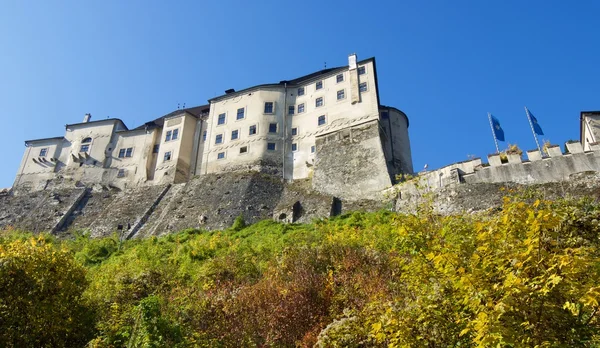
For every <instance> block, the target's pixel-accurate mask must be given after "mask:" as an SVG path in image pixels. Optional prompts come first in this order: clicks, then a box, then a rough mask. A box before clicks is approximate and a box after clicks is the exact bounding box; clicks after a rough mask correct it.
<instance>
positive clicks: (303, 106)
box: [298, 103, 306, 115]
mask: <svg viewBox="0 0 600 348" xmlns="http://www.w3.org/2000/svg"><path fill="white" fill-rule="evenodd" d="M300 107H302V111H300ZM304 112H306V105H304V103H302V104H298V115H300V114H303V113H304Z"/></svg>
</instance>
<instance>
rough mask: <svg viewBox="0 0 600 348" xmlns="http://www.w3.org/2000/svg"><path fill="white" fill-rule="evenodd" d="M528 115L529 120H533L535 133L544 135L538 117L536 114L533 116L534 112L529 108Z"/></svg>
mask: <svg viewBox="0 0 600 348" xmlns="http://www.w3.org/2000/svg"><path fill="white" fill-rule="evenodd" d="M527 115H528V116H529V120H530V121H531V125H532V126H533V131H534V132H535V134H537V135H544V131H543V130H542V127H540V124H539V123H538V121H537V118H535V116H533V114H532V113H531V111H529V109H527Z"/></svg>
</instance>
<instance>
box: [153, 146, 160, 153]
mask: <svg viewBox="0 0 600 348" xmlns="http://www.w3.org/2000/svg"><path fill="white" fill-rule="evenodd" d="M159 151H160V144H154V146H153V147H152V153H158V152H159Z"/></svg>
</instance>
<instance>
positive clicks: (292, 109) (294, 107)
mask: <svg viewBox="0 0 600 348" xmlns="http://www.w3.org/2000/svg"><path fill="white" fill-rule="evenodd" d="M290 111H291V112H290ZM295 114H296V105H288V115H289V116H294V115H295Z"/></svg>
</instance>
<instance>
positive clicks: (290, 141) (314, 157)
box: [13, 54, 413, 197]
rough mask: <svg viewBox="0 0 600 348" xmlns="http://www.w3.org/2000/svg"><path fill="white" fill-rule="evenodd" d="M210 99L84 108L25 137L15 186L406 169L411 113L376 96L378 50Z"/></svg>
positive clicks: (336, 189) (329, 182)
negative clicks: (155, 114) (147, 111)
mask: <svg viewBox="0 0 600 348" xmlns="http://www.w3.org/2000/svg"><path fill="white" fill-rule="evenodd" d="M208 102H209V104H208V105H203V106H197V107H192V108H184V109H179V110H176V111H174V112H172V113H169V114H167V115H165V116H162V117H159V118H157V119H155V120H153V121H150V122H146V123H145V124H143V125H141V126H139V127H136V128H133V129H129V128H128V127H127V126H126V125H125V123H124V122H123V121H122V120H120V119H117V118H108V119H103V120H92V119H91V115H90V114H86V115H85V117H84V119H83V122H81V123H74V124H67V125H66V126H65V134H64V136H59V137H54V138H46V139H35V140H27V141H26V142H25V145H26V149H25V153H24V155H23V159H22V162H21V165H20V167H19V170H18V173H17V176H16V179H15V182H14V185H13V190H14V191H25V192H27V191H37V190H43V189H44V188H46V187H47V185H48V184H49V183H50V182H53V181H54V182H56V181H63V182H65V181H66V182H71V183H77V184H79V185H84V186H89V185H93V184H102V185H106V186H110V187H117V188H121V189H124V188H127V187H135V186H146V185H162V184H166V183H175V184H176V183H184V182H187V181H189V180H190V179H191V178H192V177H193V176H198V175H205V174H210V173H222V172H232V171H248V170H250V171H259V172H267V173H270V174H275V175H278V176H280V177H281V178H283V179H285V180H286V181H292V180H296V179H303V178H308V177H312V178H313V182H314V184H315V188H316V189H318V190H319V191H322V192H324V193H330V194H338V195H339V194H340V191H341V194H342V195H344V192H345V193H347V194H346V196H350V197H351V196H352V195H353V194H354V192H355V191H356V190H357V189H358V190H360V192H362V193H367V192H378V191H381V190H382V189H384V188H386V187H389V186H391V185H392V183H393V181H394V178H395V176H396V175H397V174H400V173H412V172H413V167H412V158H411V151H410V141H409V136H408V126H409V123H408V118H407V116H406V115H405V114H404V113H403V112H402V111H400V110H399V109H397V108H394V107H388V106H384V105H382V104H381V103H380V101H379V94H378V85H377V69H376V64H375V58H369V59H365V60H362V61H357V57H356V55H355V54H352V55H350V56H349V57H348V65H347V66H342V67H336V68H329V69H324V70H320V71H317V72H315V73H312V74H309V75H306V76H302V77H299V78H296V79H293V80H289V81H280V82H278V83H271V84H262V85H257V86H253V87H249V88H246V89H243V90H239V91H235V90H234V89H229V90H227V91H225V94H224V95H221V96H218V97H215V98H212V99H210V100H209V101H208ZM340 185H341V186H343V187H340ZM344 187H346V188H344Z"/></svg>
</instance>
